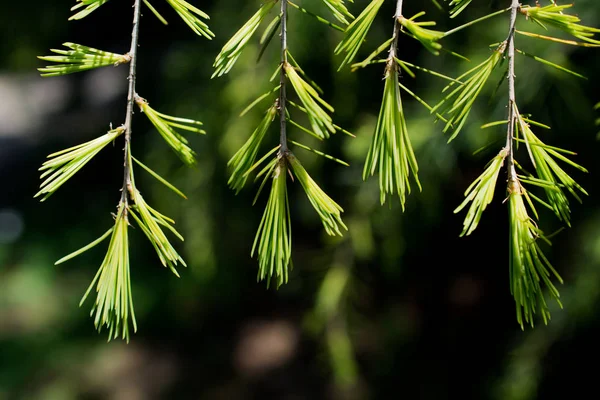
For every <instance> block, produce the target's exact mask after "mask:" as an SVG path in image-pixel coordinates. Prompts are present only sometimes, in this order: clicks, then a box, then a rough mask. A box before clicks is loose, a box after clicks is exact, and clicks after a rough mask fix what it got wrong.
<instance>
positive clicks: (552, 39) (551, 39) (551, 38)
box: [515, 29, 600, 47]
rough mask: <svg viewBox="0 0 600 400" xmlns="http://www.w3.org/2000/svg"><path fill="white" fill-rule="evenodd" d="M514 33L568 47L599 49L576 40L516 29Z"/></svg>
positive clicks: (593, 44) (591, 44)
mask: <svg viewBox="0 0 600 400" xmlns="http://www.w3.org/2000/svg"><path fill="white" fill-rule="evenodd" d="M515 32H517V33H518V34H519V35H523V36H528V37H532V38H536V39H542V40H547V41H549V42H555V43H562V44H568V45H570V46H580V47H600V44H595V43H587V42H578V41H576V40H567V39H559V38H557V37H554V36H546V35H540V34H537V33H532V32H525V31H520V30H518V29H517V30H516V31H515Z"/></svg>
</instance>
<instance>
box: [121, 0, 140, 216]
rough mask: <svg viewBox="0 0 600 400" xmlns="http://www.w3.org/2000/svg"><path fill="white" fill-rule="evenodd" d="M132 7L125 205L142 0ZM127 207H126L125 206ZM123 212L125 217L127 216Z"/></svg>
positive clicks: (129, 186) (124, 169)
mask: <svg viewBox="0 0 600 400" xmlns="http://www.w3.org/2000/svg"><path fill="white" fill-rule="evenodd" d="M133 7H134V9H133V30H132V32H131V48H130V50H129V53H128V54H129V56H130V57H131V61H130V63H129V77H128V78H127V79H128V80H129V87H128V93H127V114H126V116H125V147H124V149H123V152H124V161H123V162H124V164H123V166H124V168H123V188H122V193H121V202H122V203H123V204H124V205H125V207H127V205H128V204H129V197H128V195H129V194H130V193H131V194H132V193H133V188H132V187H131V169H132V157H131V133H132V120H133V110H134V105H135V96H136V92H135V80H136V67H137V54H138V52H137V49H138V42H139V34H140V17H141V14H142V1H141V0H135V3H134V6H133ZM126 209H127V208H126ZM126 213H127V212H125V217H126V216H127V214H126Z"/></svg>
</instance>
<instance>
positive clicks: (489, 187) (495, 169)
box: [454, 149, 508, 236]
mask: <svg viewBox="0 0 600 400" xmlns="http://www.w3.org/2000/svg"><path fill="white" fill-rule="evenodd" d="M507 155H508V151H507V150H506V149H502V150H501V151H500V153H499V154H498V155H497V156H496V157H494V159H493V160H492V161H491V162H490V163H489V164H488V166H487V167H486V169H485V171H484V172H483V173H482V174H481V175H480V176H479V177H478V178H477V179H475V181H474V182H473V183H472V184H471V185H470V186H469V187H468V188H467V190H466V191H465V200H464V201H463V202H462V203H461V205H460V206H458V207H457V208H456V210H454V213H459V212H460V211H462V210H463V209H464V208H465V207H466V206H467V204H469V203H471V206H470V207H469V211H468V212H467V215H466V216H465V221H464V224H463V231H462V233H461V234H460V236H468V235H470V234H471V233H473V231H474V230H475V229H476V228H477V225H478V224H479V221H480V220H481V216H482V215H483V212H484V211H485V209H486V207H487V206H488V205H489V204H490V203H491V202H492V200H493V199H494V191H495V189H496V182H497V181H498V175H499V174H500V170H501V169H502V165H503V164H504V159H505V158H506V156H507Z"/></svg>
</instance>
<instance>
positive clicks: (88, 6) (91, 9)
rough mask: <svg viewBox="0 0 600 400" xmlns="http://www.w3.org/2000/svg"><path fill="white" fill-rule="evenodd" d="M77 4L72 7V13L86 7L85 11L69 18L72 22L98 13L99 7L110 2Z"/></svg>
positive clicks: (97, 0) (95, 0)
mask: <svg viewBox="0 0 600 400" xmlns="http://www.w3.org/2000/svg"><path fill="white" fill-rule="evenodd" d="M76 1H77V4H75V5H74V6H73V7H71V11H75V10H79V9H80V8H82V7H85V8H84V9H83V10H81V11H78V12H77V13H76V14H75V15H73V16H72V17H71V18H69V21H71V20H77V19H83V18H85V17H87V16H88V15H90V14H91V13H93V12H94V11H96V10H97V9H98V7H100V6H101V5H103V4H105V3H107V2H108V0H76Z"/></svg>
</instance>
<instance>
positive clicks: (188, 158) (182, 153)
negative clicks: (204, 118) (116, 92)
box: [135, 96, 206, 166]
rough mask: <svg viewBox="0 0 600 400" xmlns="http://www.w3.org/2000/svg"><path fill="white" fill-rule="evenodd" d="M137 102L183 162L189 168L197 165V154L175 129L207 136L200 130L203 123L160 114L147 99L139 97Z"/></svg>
mask: <svg viewBox="0 0 600 400" xmlns="http://www.w3.org/2000/svg"><path fill="white" fill-rule="evenodd" d="M135 101H136V103H137V105H138V106H139V107H140V110H141V111H142V112H143V113H144V114H146V116H147V117H148V119H149V120H150V122H152V125H154V127H155V128H156V130H158V133H160V135H161V136H162V137H163V139H164V140H165V142H167V144H168V145H169V146H170V147H171V148H172V149H173V151H174V152H175V153H176V154H177V155H178V156H179V158H180V159H181V161H183V162H184V163H185V164H186V165H188V166H192V165H195V164H196V153H195V152H194V151H193V150H192V149H191V148H190V147H189V146H188V143H189V142H188V140H187V139H186V138H185V137H183V136H182V135H180V134H179V133H178V132H177V131H176V130H175V129H173V128H179V129H183V130H186V131H190V132H194V133H199V134H205V133H206V132H205V131H204V130H202V129H200V128H198V126H202V122H200V121H195V120H192V119H187V118H176V117H172V116H170V115H165V114H162V113H159V112H158V111H156V110H154V109H153V108H152V107H150V105H149V104H148V102H147V101H146V100H145V99H143V98H141V97H139V96H137V97H136V99H135Z"/></svg>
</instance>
